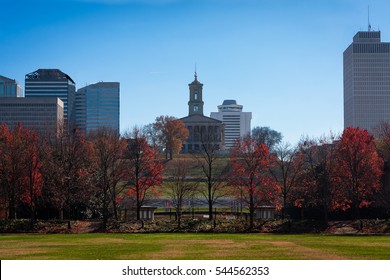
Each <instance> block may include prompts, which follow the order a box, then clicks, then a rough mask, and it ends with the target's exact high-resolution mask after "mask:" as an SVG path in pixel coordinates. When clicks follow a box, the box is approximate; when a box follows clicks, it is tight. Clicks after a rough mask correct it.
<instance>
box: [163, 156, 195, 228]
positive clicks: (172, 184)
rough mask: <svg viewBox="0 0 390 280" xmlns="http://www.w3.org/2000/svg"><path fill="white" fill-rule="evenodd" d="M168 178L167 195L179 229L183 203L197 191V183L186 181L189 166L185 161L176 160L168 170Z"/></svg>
mask: <svg viewBox="0 0 390 280" xmlns="http://www.w3.org/2000/svg"><path fill="white" fill-rule="evenodd" d="M168 174H169V176H170V178H169V180H167V182H166V185H167V187H168V188H167V193H168V196H169V197H170V198H171V199H172V202H173V207H174V208H175V212H176V218H177V226H178V228H180V223H181V216H182V209H183V203H184V201H185V199H191V198H192V197H193V196H194V193H195V191H196V190H197V187H198V183H197V182H194V181H190V180H188V174H189V166H188V163H187V161H186V160H176V161H174V162H173V163H172V165H171V168H170V169H169V170H168Z"/></svg>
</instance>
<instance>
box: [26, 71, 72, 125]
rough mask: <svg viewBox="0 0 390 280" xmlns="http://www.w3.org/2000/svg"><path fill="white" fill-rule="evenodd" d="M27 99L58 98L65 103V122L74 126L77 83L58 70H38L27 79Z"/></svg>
mask: <svg viewBox="0 0 390 280" xmlns="http://www.w3.org/2000/svg"><path fill="white" fill-rule="evenodd" d="M25 96H26V97H58V98H60V99H61V100H62V101H63V102H64V122H65V124H69V125H70V126H72V125H74V121H75V117H74V103H75V96H76V86H75V82H74V81H73V80H72V78H71V77H70V76H68V75H67V74H65V73H63V72H62V71H60V70H58V69H38V70H37V71H35V72H32V73H29V74H27V75H26V78H25Z"/></svg>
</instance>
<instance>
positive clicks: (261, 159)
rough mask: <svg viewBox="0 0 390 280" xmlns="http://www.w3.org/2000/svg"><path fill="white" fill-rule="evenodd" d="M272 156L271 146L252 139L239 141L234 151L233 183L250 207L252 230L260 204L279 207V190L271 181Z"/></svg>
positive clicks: (250, 225) (231, 176)
mask: <svg viewBox="0 0 390 280" xmlns="http://www.w3.org/2000/svg"><path fill="white" fill-rule="evenodd" d="M272 162H273V156H272V155H271V154H270V153H269V150H268V147H267V146H266V145H265V144H263V143H257V142H256V141H255V140H254V139H253V138H251V137H245V138H243V139H239V140H238V142H237V144H236V146H235V147H234V148H233V150H232V155H231V164H232V171H231V174H230V181H231V183H232V185H233V186H236V187H238V188H240V190H242V194H243V199H244V202H245V203H246V204H247V206H248V208H249V216H250V223H249V227H250V229H252V228H253V216H254V213H255V209H256V208H257V207H258V206H260V204H262V203H264V204H269V203H271V204H274V205H275V204H276V203H277V198H278V195H279V193H280V188H279V186H278V185H277V184H275V182H274V181H273V180H272V178H271V176H270V174H269V172H268V171H269V168H270V167H271V165H272Z"/></svg>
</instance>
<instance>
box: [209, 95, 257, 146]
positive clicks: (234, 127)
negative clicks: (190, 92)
mask: <svg viewBox="0 0 390 280" xmlns="http://www.w3.org/2000/svg"><path fill="white" fill-rule="evenodd" d="M242 108H243V106H242V105H238V104H237V102H236V100H225V101H223V103H222V105H219V106H218V112H212V113H211V114H210V117H211V118H213V119H217V120H220V121H222V122H223V124H224V125H225V148H226V149H231V148H232V147H233V146H234V144H235V141H236V140H237V139H238V138H240V137H243V136H245V135H250V133H251V120H252V113H250V112H243V111H242Z"/></svg>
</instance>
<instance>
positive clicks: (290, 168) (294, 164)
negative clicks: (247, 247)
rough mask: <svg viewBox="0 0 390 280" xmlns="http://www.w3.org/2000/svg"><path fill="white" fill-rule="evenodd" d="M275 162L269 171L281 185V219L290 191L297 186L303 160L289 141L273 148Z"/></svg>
mask: <svg viewBox="0 0 390 280" xmlns="http://www.w3.org/2000/svg"><path fill="white" fill-rule="evenodd" d="M274 153H275V155H276V158H275V163H274V166H273V167H272V168H270V172H271V174H272V176H273V177H274V179H275V181H276V183H277V184H278V185H279V186H281V192H282V193H281V196H282V205H283V208H282V219H284V218H285V217H286V209H287V204H288V201H289V197H290V194H291V191H292V190H293V189H294V188H295V187H296V186H297V184H298V178H299V176H298V175H299V172H300V170H301V168H302V166H303V160H302V157H301V156H300V155H301V154H300V153H298V148H297V147H291V146H290V144H289V143H283V144H280V145H278V146H277V147H276V148H275V149H274Z"/></svg>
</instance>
